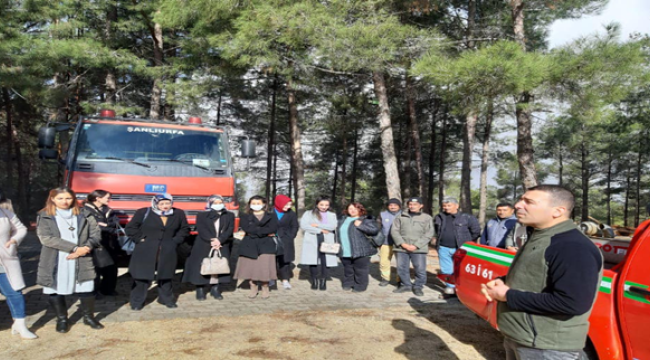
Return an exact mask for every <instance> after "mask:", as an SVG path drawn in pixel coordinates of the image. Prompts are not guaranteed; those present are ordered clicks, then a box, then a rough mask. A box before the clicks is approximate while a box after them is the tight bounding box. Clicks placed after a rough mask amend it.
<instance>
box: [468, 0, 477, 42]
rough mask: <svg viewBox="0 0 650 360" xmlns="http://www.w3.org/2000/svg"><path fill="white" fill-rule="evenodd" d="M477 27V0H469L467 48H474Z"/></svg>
mask: <svg viewBox="0 0 650 360" xmlns="http://www.w3.org/2000/svg"><path fill="white" fill-rule="evenodd" d="M475 27H476V0H469V2H468V4H467V33H466V37H467V48H468V49H473V48H474V28H475Z"/></svg>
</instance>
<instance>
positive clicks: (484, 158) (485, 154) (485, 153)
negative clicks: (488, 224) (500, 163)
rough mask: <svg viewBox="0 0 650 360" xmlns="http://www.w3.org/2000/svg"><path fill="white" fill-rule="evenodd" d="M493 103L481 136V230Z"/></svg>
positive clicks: (479, 215) (485, 195) (485, 209)
mask: <svg viewBox="0 0 650 360" xmlns="http://www.w3.org/2000/svg"><path fill="white" fill-rule="evenodd" d="M493 105H494V104H493V102H492V100H490V101H489V102H488V109H487V114H486V116H485V133H484V134H483V154H481V186H480V187H481V190H480V200H479V201H480V204H479V211H478V221H479V223H480V224H481V228H483V226H485V216H486V212H487V169H488V159H489V155H490V134H491V132H492V121H493V119H494V110H493Z"/></svg>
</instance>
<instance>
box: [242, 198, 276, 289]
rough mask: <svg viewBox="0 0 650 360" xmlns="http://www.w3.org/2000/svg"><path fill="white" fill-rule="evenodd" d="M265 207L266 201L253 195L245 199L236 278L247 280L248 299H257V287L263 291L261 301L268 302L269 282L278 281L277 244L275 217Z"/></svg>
mask: <svg viewBox="0 0 650 360" xmlns="http://www.w3.org/2000/svg"><path fill="white" fill-rule="evenodd" d="M267 206H268V204H267V200H266V198H264V197H262V196H259V195H255V196H253V197H251V198H250V199H249V200H248V213H246V214H243V215H242V216H240V218H239V225H240V226H241V228H242V230H243V231H244V233H245V236H244V238H243V239H242V242H241V244H240V245H239V260H238V261H237V269H236V270H235V279H238V280H249V284H250V293H249V294H248V298H249V299H254V298H256V297H257V295H258V293H259V287H261V288H262V299H268V298H269V297H270V296H271V295H270V293H269V281H271V280H277V278H278V273H277V266H276V262H275V254H276V253H277V244H276V243H275V240H273V237H274V236H275V233H276V232H277V231H278V218H277V217H276V216H275V215H274V214H271V213H269V212H268V211H267V209H268V207H267ZM258 283H259V287H258Z"/></svg>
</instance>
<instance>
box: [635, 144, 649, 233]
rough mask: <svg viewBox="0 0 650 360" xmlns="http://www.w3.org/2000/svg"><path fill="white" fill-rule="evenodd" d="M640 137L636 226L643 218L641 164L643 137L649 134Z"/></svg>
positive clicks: (637, 168)
mask: <svg viewBox="0 0 650 360" xmlns="http://www.w3.org/2000/svg"><path fill="white" fill-rule="evenodd" d="M641 134H643V136H641V138H640V139H639V155H638V156H637V158H636V211H635V212H634V227H637V226H639V222H640V220H641V164H642V159H643V139H646V138H647V136H646V134H644V133H641Z"/></svg>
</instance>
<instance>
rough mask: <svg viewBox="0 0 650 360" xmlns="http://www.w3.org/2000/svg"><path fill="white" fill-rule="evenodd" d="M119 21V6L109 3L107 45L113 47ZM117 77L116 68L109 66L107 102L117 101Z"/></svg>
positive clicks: (105, 34)
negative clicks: (115, 30)
mask: <svg viewBox="0 0 650 360" xmlns="http://www.w3.org/2000/svg"><path fill="white" fill-rule="evenodd" d="M115 22H117V6H115V4H110V5H108V9H107V10H106V23H105V28H104V37H105V43H106V46H108V47H109V48H112V47H111V42H112V40H113V26H114V24H115ZM116 97H117V79H116V77H115V69H114V68H112V67H109V68H108V69H107V70H106V94H105V100H104V101H105V102H106V103H107V104H115V102H116V101H117V99H116Z"/></svg>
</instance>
